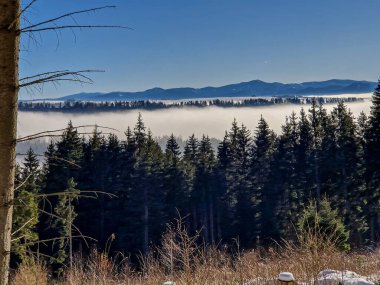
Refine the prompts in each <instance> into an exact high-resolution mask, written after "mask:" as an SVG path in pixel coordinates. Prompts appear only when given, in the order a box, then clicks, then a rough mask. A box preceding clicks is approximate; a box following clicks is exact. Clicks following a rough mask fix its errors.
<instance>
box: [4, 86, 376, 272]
mask: <svg viewBox="0 0 380 285" xmlns="http://www.w3.org/2000/svg"><path fill="white" fill-rule="evenodd" d="M372 103H373V105H372V107H371V112H370V115H369V116H368V117H367V115H366V114H364V113H361V114H360V116H358V118H354V116H353V114H352V113H351V112H350V110H349V109H348V108H347V106H346V105H345V104H344V103H343V102H339V103H338V105H337V106H336V107H335V108H334V109H333V110H332V112H331V113H328V112H327V111H326V109H325V108H324V106H323V104H322V103H320V102H317V101H316V100H313V101H312V104H311V106H310V108H309V109H308V110H303V109H302V110H301V111H300V113H299V114H296V113H294V112H293V113H292V114H290V115H289V116H288V117H287V118H286V119H285V122H284V124H283V126H282V131H281V133H280V134H275V133H274V132H273V131H272V130H271V129H270V127H269V125H268V123H267V122H266V120H265V119H264V118H261V119H260V120H259V122H258V125H257V128H256V129H255V130H253V131H250V130H249V129H248V128H247V127H246V126H245V125H243V124H239V123H238V122H237V121H236V120H234V121H233V123H232V126H231V128H230V130H228V131H226V133H225V136H224V138H223V140H222V141H221V143H220V144H219V146H218V149H217V151H215V150H214V148H213V147H212V145H211V142H210V139H209V137H208V136H207V135H204V136H202V137H201V138H196V137H195V136H194V135H192V136H190V137H189V138H188V139H187V141H186V144H185V147H184V150H183V151H182V152H181V151H180V148H179V146H178V143H177V141H176V139H175V137H174V135H173V134H172V135H171V136H170V137H169V139H168V141H167V143H166V147H165V149H161V147H160V146H159V145H158V143H157V142H156V141H155V140H154V139H153V136H152V133H151V132H150V131H149V130H148V129H147V128H146V126H145V125H144V122H143V118H142V117H141V115H139V117H138V120H137V123H136V125H135V126H134V128H130V127H128V128H127V130H126V132H125V135H126V139H125V140H120V139H119V138H118V137H117V136H116V135H114V134H109V135H104V134H102V133H101V132H100V131H99V130H98V129H95V130H94V132H93V134H92V135H91V136H89V137H83V136H81V135H80V134H79V132H78V130H77V129H76V128H75V127H73V125H72V124H71V122H70V123H69V124H68V127H67V129H66V130H65V131H64V132H63V134H62V136H61V137H60V138H59V139H58V140H57V141H52V142H51V143H50V145H49V146H48V149H47V151H46V153H45V155H44V156H45V161H44V163H43V164H42V165H40V164H39V162H38V158H37V155H36V154H35V153H34V152H33V151H32V150H29V151H28V153H27V156H26V157H25V160H24V162H23V163H22V164H21V165H19V166H18V167H17V175H16V192H15V193H16V194H15V195H16V197H15V201H16V203H15V219H14V229H16V230H15V231H16V232H15V234H14V236H13V237H12V238H13V240H14V242H13V252H14V257H15V260H17V259H18V258H22V257H23V256H25V255H27V254H30V253H37V254H39V255H42V256H44V255H46V256H49V259H50V261H51V262H52V264H56V265H57V264H63V263H65V262H67V260H69V259H70V256H71V254H72V252H75V251H86V249H87V248H88V247H91V244H95V245H96V246H97V247H98V248H99V249H101V250H103V249H105V248H109V244H110V243H112V247H111V248H112V251H114V252H116V251H121V252H124V253H130V254H136V253H139V252H142V253H143V254H146V253H148V252H149V250H150V247H151V246H152V245H157V244H159V242H160V238H161V236H162V234H163V233H164V231H165V229H166V226H167V224H168V223H170V222H171V221H173V220H174V219H176V218H178V217H179V216H180V217H182V218H183V220H184V222H185V224H186V227H187V229H188V230H189V232H190V234H195V233H199V234H200V236H201V238H202V241H203V242H205V243H206V244H229V243H231V242H233V241H234V240H235V239H238V241H239V244H240V245H241V247H242V248H253V247H256V246H268V245H271V244H273V242H274V241H279V240H280V239H282V238H284V239H287V240H296V231H295V228H296V227H297V225H299V223H300V221H302V219H303V213H305V209H307V208H308V205H309V206H310V205H312V206H313V207H315V208H316V209H317V211H318V210H322V209H326V201H328V203H329V206H328V207H330V205H331V208H332V209H334V211H335V212H336V213H337V215H338V216H339V219H340V220H341V221H342V223H343V225H344V227H345V230H346V231H347V233H348V236H347V238H348V242H349V243H350V245H351V246H353V247H359V246H362V245H368V244H371V243H375V242H378V241H379V239H380V236H379V232H380V208H379V206H380V203H379V201H380V200H379V195H380V159H379V158H380V83H379V86H378V87H377V89H376V91H375V92H374V94H373V100H372ZM93 198H96V199H93ZM308 209H309V210H310V207H309V208H308ZM331 211H332V210H331ZM303 223H304V221H303ZM17 229H18V230H17Z"/></svg>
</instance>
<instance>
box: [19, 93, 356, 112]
mask: <svg viewBox="0 0 380 285" xmlns="http://www.w3.org/2000/svg"><path fill="white" fill-rule="evenodd" d="M313 100H318V102H320V103H338V102H358V101H363V99H362V98H357V97H347V98H334V97H327V98H322V97H319V98H318V99H315V98H312V97H302V96H294V97H275V98H270V97H268V98H249V99H241V100H236V99H199V100H189V101H167V102H164V101H154V100H139V101H105V102H91V101H71V100H68V101H64V102H51V101H49V102H46V101H43V102H27V101H21V102H19V103H18V109H19V110H20V111H45V112H47V111H56V112H96V111H117V110H136V109H145V110H158V109H167V108H180V107H198V108H202V107H210V106H216V107H223V108H228V107H252V106H268V105H277V104H311V102H312V101H313Z"/></svg>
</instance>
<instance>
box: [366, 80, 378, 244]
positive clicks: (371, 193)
mask: <svg viewBox="0 0 380 285" xmlns="http://www.w3.org/2000/svg"><path fill="white" fill-rule="evenodd" d="M365 140H366V147H365V162H366V173H365V179H366V184H367V191H368V193H367V200H368V206H367V207H368V212H367V214H368V219H369V226H370V230H371V231H370V238H371V240H372V241H373V240H375V238H376V233H377V232H379V230H380V222H379V221H380V219H379V216H380V214H379V213H380V205H379V200H380V160H379V157H380V79H379V83H378V86H377V88H376V90H375V92H374V93H373V96H372V107H371V112H370V115H369V119H368V128H367V130H366V132H365ZM377 238H378V237H377Z"/></svg>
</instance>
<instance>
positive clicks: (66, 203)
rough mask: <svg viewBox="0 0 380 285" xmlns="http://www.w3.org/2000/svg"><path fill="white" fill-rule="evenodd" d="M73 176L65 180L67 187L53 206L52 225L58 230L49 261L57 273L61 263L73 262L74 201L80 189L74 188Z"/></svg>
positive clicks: (60, 271)
mask: <svg viewBox="0 0 380 285" xmlns="http://www.w3.org/2000/svg"><path fill="white" fill-rule="evenodd" d="M75 187H76V183H75V181H74V179H73V178H70V179H69V180H68V181H67V188H66V189H65V191H64V192H63V193H61V194H60V195H59V199H58V204H57V205H56V207H55V208H54V216H53V217H54V220H53V224H52V227H53V228H55V229H56V231H57V232H58V234H59V236H58V246H57V248H56V251H55V252H54V255H53V257H52V258H51V263H52V264H53V265H54V266H55V267H56V269H57V273H59V274H60V273H62V272H63V265H64V264H65V263H66V262H67V260H68V261H69V262H70V266H72V262H73V238H74V236H75V234H73V233H75V231H73V229H74V225H73V224H74V220H75V218H76V217H77V213H76V211H75V207H74V202H75V201H76V200H77V199H78V198H79V195H80V191H79V190H78V189H76V188H75Z"/></svg>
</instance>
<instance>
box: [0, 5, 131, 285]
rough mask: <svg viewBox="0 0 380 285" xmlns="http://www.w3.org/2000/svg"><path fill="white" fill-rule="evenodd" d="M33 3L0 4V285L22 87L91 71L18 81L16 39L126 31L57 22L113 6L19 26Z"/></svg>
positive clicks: (1, 284) (4, 276)
mask: <svg viewBox="0 0 380 285" xmlns="http://www.w3.org/2000/svg"><path fill="white" fill-rule="evenodd" d="M36 2H37V0H31V1H30V2H29V3H28V4H26V6H25V7H24V8H23V9H21V0H0V285H7V284H8V275H9V261H10V248H11V231H12V212H13V199H14V178H15V177H14V176H15V166H16V143H17V101H18V91H19V89H20V88H22V87H28V86H39V85H41V84H44V83H47V82H52V83H56V82H60V81H74V82H80V83H91V82H92V81H91V79H90V78H89V77H87V76H86V75H85V74H86V73H88V72H93V70H80V71H68V70H62V71H53V72H46V73H42V74H38V75H34V76H29V77H26V78H23V79H19V75H18V74H19V72H18V69H19V51H20V36H21V35H22V34H27V35H29V36H32V35H33V33H36V32H39V33H40V32H44V31H54V30H62V29H71V30H72V29H76V28H128V27H122V26H108V25H87V24H86V25H79V24H77V23H76V22H75V21H74V24H73V25H67V24H62V25H60V24H59V23H60V21H61V20H62V19H66V18H72V17H73V16H75V15H78V14H83V13H88V12H94V11H97V10H102V9H105V8H112V7H113V6H104V7H97V8H92V9H87V10H81V11H74V12H71V13H67V14H63V15H61V16H58V17H54V18H51V19H47V20H45V21H42V22H39V23H36V24H30V25H29V26H26V27H21V26H20V18H21V16H22V15H23V13H24V12H25V11H26V10H27V9H29V8H30V7H31V6H32V5H33V4H35V3H36Z"/></svg>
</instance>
